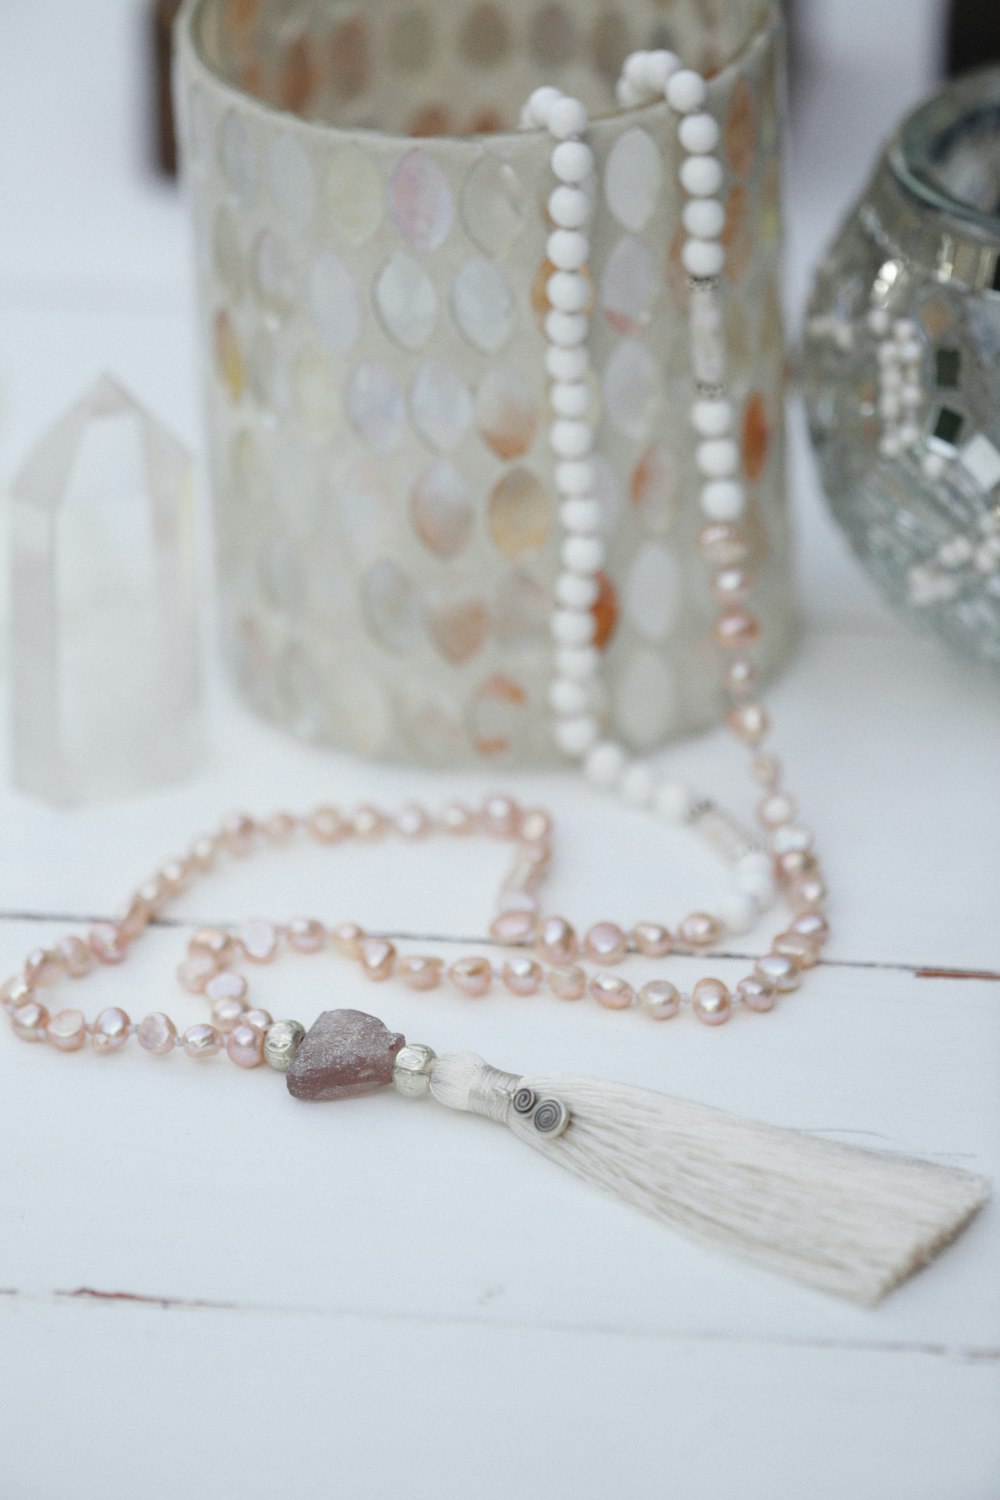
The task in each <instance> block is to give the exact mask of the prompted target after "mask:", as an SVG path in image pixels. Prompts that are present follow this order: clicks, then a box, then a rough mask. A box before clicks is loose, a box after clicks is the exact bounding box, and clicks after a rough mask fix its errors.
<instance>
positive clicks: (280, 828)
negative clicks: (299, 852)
mask: <svg viewBox="0 0 1000 1500" xmlns="http://www.w3.org/2000/svg"><path fill="white" fill-rule="evenodd" d="M297 827H298V819H297V818H295V817H294V815H293V814H292V813H290V812H276V813H272V814H271V815H270V817H268V818H265V819H264V822H263V824H262V825H261V832H262V833H263V835H264V837H265V838H266V839H267V841H268V843H270V844H287V843H288V841H289V839H290V838H291V837H292V835H293V834H294V833H295V830H296V828H297Z"/></svg>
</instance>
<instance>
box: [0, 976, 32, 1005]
mask: <svg viewBox="0 0 1000 1500" xmlns="http://www.w3.org/2000/svg"><path fill="white" fill-rule="evenodd" d="M34 998H35V992H34V990H33V989H32V988H31V985H30V984H29V983H28V981H27V980H26V979H25V977H24V975H23V974H13V975H12V976H11V977H10V979H5V980H4V982H3V984H2V985H0V1003H2V1004H3V1005H5V1006H6V1007H7V1008H8V1010H13V1009H14V1007H15V1006H17V1005H23V1004H24V1002H25V1001H26V1000H33V999H34Z"/></svg>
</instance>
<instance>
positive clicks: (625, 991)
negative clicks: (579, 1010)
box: [588, 974, 635, 1010]
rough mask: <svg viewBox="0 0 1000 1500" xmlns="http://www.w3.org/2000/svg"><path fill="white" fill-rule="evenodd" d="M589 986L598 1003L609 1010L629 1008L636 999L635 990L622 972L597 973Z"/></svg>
mask: <svg viewBox="0 0 1000 1500" xmlns="http://www.w3.org/2000/svg"><path fill="white" fill-rule="evenodd" d="M588 988H589V990H590V993H591V995H592V996H593V997H594V999H595V1000H596V1001H597V1003H598V1005H603V1006H605V1007H606V1008H607V1009H608V1010H627V1009H628V1007H629V1006H630V1005H631V1004H632V1001H633V1000H634V999H635V991H634V990H633V988H632V986H631V985H630V984H629V982H628V980H627V979H622V977H621V975H620V974H595V975H594V976H593V977H592V979H591V981H590V984H589V986H588Z"/></svg>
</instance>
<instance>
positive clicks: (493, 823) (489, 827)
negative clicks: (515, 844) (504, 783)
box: [480, 792, 519, 839]
mask: <svg viewBox="0 0 1000 1500" xmlns="http://www.w3.org/2000/svg"><path fill="white" fill-rule="evenodd" d="M480 821H481V823H482V826H483V829H484V830H485V832H486V833H489V834H492V835H493V837H494V838H497V839H512V838H514V836H515V835H516V833H517V829H518V822H519V814H518V806H517V803H516V802H515V801H514V799H513V797H506V796H504V795H503V794H502V793H499V792H497V793H495V794H494V795H493V796H492V797H487V799H486V801H485V802H484V803H483V810H482V814H481V818H480Z"/></svg>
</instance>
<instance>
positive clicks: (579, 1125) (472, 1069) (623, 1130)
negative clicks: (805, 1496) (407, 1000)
mask: <svg viewBox="0 0 1000 1500" xmlns="http://www.w3.org/2000/svg"><path fill="white" fill-rule="evenodd" d="M430 1089H431V1093H432V1094H433V1095H434V1097H435V1098H436V1099H437V1100H439V1102H440V1103H442V1104H445V1105H447V1106H448V1107H449V1108H451V1109H460V1110H469V1111H471V1112H473V1113H476V1114H483V1115H487V1116H489V1117H490V1118H491V1119H494V1120H497V1121H499V1122H501V1123H506V1124H507V1125H508V1126H509V1128H510V1129H511V1130H512V1131H513V1132H514V1134H515V1135H517V1136H519V1137H520V1139H521V1140H523V1141H526V1142H528V1144H529V1145H532V1146H534V1147H535V1148H536V1150H539V1151H541V1152H542V1153H543V1154H544V1155H545V1156H548V1157H550V1158H551V1159H552V1160H553V1161H555V1162H559V1163H560V1164H561V1165H562V1166H564V1167H568V1168H569V1170H570V1171H571V1172H575V1173H576V1174H577V1176H578V1177H583V1178H585V1179H586V1180H587V1181H589V1182H595V1183H598V1184H599V1185H600V1186H601V1187H603V1188H606V1189H608V1190H609V1191H611V1192H613V1193H616V1194H617V1195H618V1196H619V1197H620V1198H623V1199H624V1200H625V1201H626V1202H627V1203H631V1204H633V1205H634V1206H635V1207H637V1208H641V1209H643V1210H644V1211H645V1212H647V1213H650V1214H653V1215H654V1216H655V1217H656V1218H658V1219H661V1220H662V1221H663V1222H664V1223H665V1224H667V1225H669V1226H670V1227H671V1228H672V1229H676V1230H677V1231H678V1232H679V1233H681V1234H684V1235H686V1236H688V1237H689V1238H691V1239H695V1240H698V1241H700V1242H701V1243H703V1244H705V1245H710V1246H713V1247H715V1248H717V1249H720V1250H723V1251H726V1252H728V1253H730V1254H732V1255H738V1256H741V1257H742V1258H743V1259H746V1260H750V1261H753V1262H754V1263H755V1264H757V1265H758V1266H761V1267H763V1268H764V1269H765V1270H768V1271H773V1272H775V1273H777V1274H778V1275H782V1276H787V1277H790V1278H791V1279H793V1280H795V1281H799V1282H803V1283H804V1284H805V1285H806V1286H810V1287H814V1288H816V1289H817V1290H819V1291H823V1292H828V1293H832V1294H833V1295H834V1296H838V1297H845V1298H848V1299H849V1300H850V1301H852V1302H859V1303H862V1304H864V1305H866V1306H873V1305H874V1304H875V1303H877V1302H879V1301H880V1300H881V1299H882V1298H883V1297H884V1296H885V1295H886V1294H887V1293H888V1292H891V1291H892V1290H893V1288H894V1287H897V1286H899V1285H900V1283H901V1282H903V1281H905V1280H906V1279H907V1277H909V1276H912V1275H913V1273H914V1272H915V1271H918V1270H919V1269H920V1267H921V1266H923V1265H926V1264H927V1262H928V1261H930V1260H932V1259H933V1257H934V1256H935V1255H936V1254H937V1253H938V1251H940V1250H942V1249H943V1248H944V1246H945V1245H947V1244H948V1243H949V1242H950V1241H951V1240H953V1239H954V1238H955V1236H956V1235H957V1234H958V1233H959V1232H960V1231H961V1230H962V1229H963V1228H964V1227H965V1225H966V1224H967V1223H968V1222H969V1220H970V1219H971V1218H972V1216H973V1215H974V1214H975V1213H976V1211H977V1209H979V1208H980V1207H981V1206H982V1205H983V1204H984V1203H985V1202H986V1200H987V1198H988V1197H989V1195H990V1187H989V1183H988V1182H987V1181H986V1179H985V1178H983V1177H978V1176H976V1175H975V1174H974V1173H972V1172H966V1171H962V1170H960V1169H957V1168H953V1167H946V1166H940V1165H938V1164H936V1163H934V1162H929V1161H922V1160H919V1159H916V1158H913V1157H906V1156H896V1155H893V1154H892V1153H890V1152H885V1151H870V1150H866V1149H864V1148H860V1147H857V1146H846V1145H842V1144H841V1143H839V1142H836V1141H827V1140H822V1139H819V1138H817V1137H816V1136H812V1135H809V1134H807V1133H806V1132H804V1131H800V1130H787V1129H782V1128H779V1127H777V1126H773V1125H763V1124H760V1123H757V1122H755V1121H752V1120H744V1119H740V1118H739V1117H737V1116H736V1115H730V1114H727V1113H725V1112H724V1111H723V1110H719V1109H712V1108H710V1107H709V1106H708V1105H705V1104H695V1103H692V1102H690V1101H688V1100H686V1099H676V1098H672V1097H670V1096H668V1095H665V1094H658V1093H654V1092H652V1091H651V1090H648V1089H638V1088H630V1087H628V1086H627V1085H625V1084H615V1083H602V1082H600V1081H599V1080H597V1079H592V1078H576V1077H570V1076H560V1075H545V1076H530V1077H526V1078H522V1077H520V1076H519V1075H517V1074H511V1073H504V1072H501V1071H499V1070H498V1069H495V1068H491V1067H489V1065H488V1064H486V1063H485V1062H484V1061H483V1060H482V1058H480V1057H477V1056H476V1055H475V1054H474V1053H468V1052H461V1053H450V1054H448V1055H446V1056H444V1057H439V1058H437V1059H436V1060H435V1062H434V1065H433V1069H432V1071H431V1079H430ZM533 1101H534V1102H533ZM546 1102H548V1103H550V1104H551V1105H552V1106H553V1108H551V1109H549V1110H548V1111H547V1112H546V1111H544V1110H543V1105H544V1104H546ZM560 1102H561V1104H562V1106H564V1111H563V1114H562V1116H561V1118H557V1116H558V1109H557V1106H558V1104H559V1103H560ZM519 1109H520V1112H519ZM566 1111H568V1118H567V1115H566ZM536 1122H539V1123H536ZM545 1126H548V1127H549V1129H548V1130H546V1129H545V1128H544V1127H545ZM560 1126H562V1133H561V1134H560V1133H556V1132H558V1130H559V1128H560Z"/></svg>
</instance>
